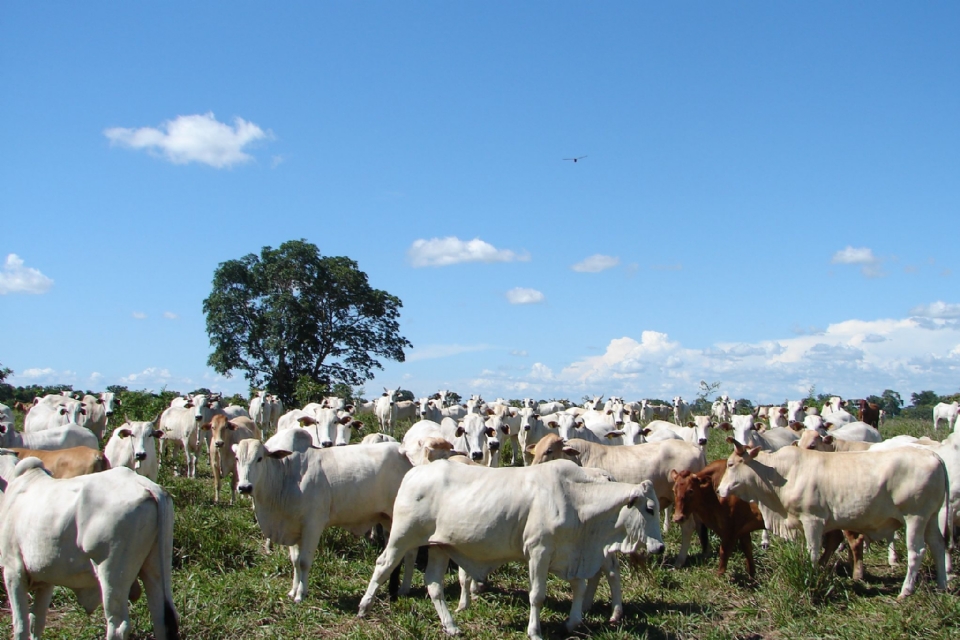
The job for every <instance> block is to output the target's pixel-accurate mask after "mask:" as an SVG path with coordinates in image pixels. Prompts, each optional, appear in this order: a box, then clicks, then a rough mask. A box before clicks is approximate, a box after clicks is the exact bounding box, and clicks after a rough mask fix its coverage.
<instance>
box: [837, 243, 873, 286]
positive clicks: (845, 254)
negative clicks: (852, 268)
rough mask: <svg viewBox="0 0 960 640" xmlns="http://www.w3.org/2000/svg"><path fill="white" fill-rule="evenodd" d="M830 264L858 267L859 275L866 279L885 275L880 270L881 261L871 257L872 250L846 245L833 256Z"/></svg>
mask: <svg viewBox="0 0 960 640" xmlns="http://www.w3.org/2000/svg"><path fill="white" fill-rule="evenodd" d="M830 262H831V263H832V264H853V265H860V273H862V274H863V275H865V276H866V277H868V278H880V277H883V276H885V275H886V274H885V273H884V272H883V269H881V263H882V261H881V260H880V258H878V257H877V256H875V255H873V250H871V249H869V248H867V247H852V246H850V245H847V247H846V248H845V249H841V250H840V251H837V252H836V253H835V254H833V257H832V258H831V259H830Z"/></svg>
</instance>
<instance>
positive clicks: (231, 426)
mask: <svg viewBox="0 0 960 640" xmlns="http://www.w3.org/2000/svg"><path fill="white" fill-rule="evenodd" d="M227 429H230V431H236V430H237V425H236V424H235V423H233V422H230V421H229V420H227Z"/></svg>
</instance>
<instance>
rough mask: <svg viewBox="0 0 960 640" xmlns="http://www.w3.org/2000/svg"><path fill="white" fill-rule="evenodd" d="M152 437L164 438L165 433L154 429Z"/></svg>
mask: <svg viewBox="0 0 960 640" xmlns="http://www.w3.org/2000/svg"><path fill="white" fill-rule="evenodd" d="M150 435H151V436H153V437H154V438H162V437H163V431H160V430H159V429H154V430H153V433H151V434H150Z"/></svg>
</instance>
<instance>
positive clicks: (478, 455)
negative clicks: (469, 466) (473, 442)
mask: <svg viewBox="0 0 960 640" xmlns="http://www.w3.org/2000/svg"><path fill="white" fill-rule="evenodd" d="M470 459H471V460H473V461H474V462H479V461H480V460H483V451H471V452H470Z"/></svg>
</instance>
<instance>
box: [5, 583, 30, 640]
mask: <svg viewBox="0 0 960 640" xmlns="http://www.w3.org/2000/svg"><path fill="white" fill-rule="evenodd" d="M3 583H4V585H5V586H6V588H7V597H8V598H9V599H10V613H11V615H12V617H13V620H12V621H11V626H12V627H13V640H29V638H30V600H29V599H28V598H27V581H26V576H25V575H24V571H22V569H21V568H20V567H18V568H15V569H14V568H7V567H5V568H4V569H3Z"/></svg>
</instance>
